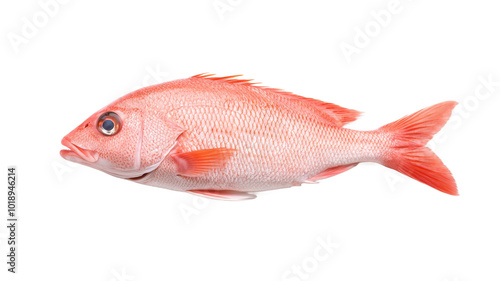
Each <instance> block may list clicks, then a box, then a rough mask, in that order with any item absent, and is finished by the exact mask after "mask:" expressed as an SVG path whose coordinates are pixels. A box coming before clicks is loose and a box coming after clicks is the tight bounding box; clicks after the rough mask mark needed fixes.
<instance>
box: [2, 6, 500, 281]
mask: <svg viewBox="0 0 500 281" xmlns="http://www.w3.org/2000/svg"><path fill="white" fill-rule="evenodd" d="M46 2H48V0H41V1H40V2H38V1H33V0H30V1H2V3H1V4H0V23H1V24H0V29H1V30H0V33H1V34H2V37H1V38H2V39H1V40H0V77H1V82H0V94H1V98H2V101H1V110H0V114H1V118H0V120H1V122H2V123H1V124H2V125H1V140H0V141H1V157H0V159H1V164H0V167H2V169H5V168H6V167H7V165H16V166H17V168H18V171H19V177H18V178H19V179H18V184H19V186H18V193H19V196H18V200H19V202H18V204H19V205H18V216H19V229H18V231H19V232H18V239H19V240H18V243H19V246H18V253H17V254H18V268H17V270H18V272H19V273H18V274H16V275H15V276H14V275H13V274H10V273H7V268H6V264H5V263H4V260H5V259H6V257H5V255H6V254H7V252H6V251H7V247H6V238H7V235H8V234H7V229H6V228H5V227H4V226H3V225H4V223H2V227H1V228H0V240H1V241H0V242H1V243H0V251H1V256H2V258H0V260H2V264H3V265H2V266H0V269H1V271H0V272H1V273H0V279H1V280H103V281H112V280H116V281H131V280H134V281H145V280H384V281H389V280H398V281H399V280H409V281H413V280H415V281H416V280H427V281H433V280H436V281H444V280H448V281H466V280H485V281H488V280H500V271H499V270H498V269H499V265H500V254H499V253H500V239H499V237H500V227H499V224H500V203H499V202H500V182H499V178H498V173H499V172H498V168H499V165H498V162H497V159H498V158H499V157H500V150H499V133H498V121H499V113H498V109H499V105H500V86H499V85H498V82H495V83H497V84H496V85H495V86H494V87H490V91H489V92H488V91H487V89H486V88H485V87H484V83H482V82H481V79H483V80H484V79H486V80H488V79H491V80H492V81H500V67H499V66H500V36H499V32H498V28H499V26H500V17H499V16H498V11H499V8H500V5H498V3H497V2H496V1H430V0H427V1H425V0H421V1H409V0H401V1H396V2H394V3H393V4H390V3H391V1H388V0H377V1H335V2H334V1H284V0H283V1H244V0H243V1H235V0H232V1H230V0H220V1H213V0H205V1H175V2H174V1H168V2H167V1H76V0H75V1H69V2H68V3H64V4H57V6H50V7H49V13H50V14H51V15H49V16H47V12H46V11H45V10H46V9H47V8H43V7H42V6H44V5H43V3H46ZM40 3H42V5H41V4H40ZM56 3H57V2H56ZM214 4H215V5H216V6H218V7H219V9H222V10H217V9H216V8H215V6H214ZM388 6H391V7H392V8H388ZM394 7H396V10H394V9H393V8H394ZM224 8H226V10H223V9H224ZM44 9H45V10H44ZM381 11H383V12H381ZM387 11H391V13H392V14H391V18H390V19H388V18H387V17H386V18H385V21H384V22H382V23H383V25H385V26H381V24H380V23H377V22H376V21H375V16H374V14H375V15H376V14H386V13H387ZM44 14H45V16H44ZM34 18H35V19H34ZM45 19H46V22H44V20H45ZM27 22H29V23H27ZM30 23H31V24H36V25H35V27H36V30H29V28H28V27H27V25H29V24H30ZM366 28H368V29H369V31H368V32H369V34H370V35H366V36H369V37H367V38H368V40H366V39H367V38H364V39H365V41H364V42H361V41H362V40H361V37H363V35H360V34H359V31H357V30H362V31H361V32H363V33H366V31H365V30H366ZM23 30H24V32H25V34H23ZM26 30H28V31H26ZM26 32H28V33H26ZM358 37H359V38H358ZM13 38H14V39H15V40H14V39H13ZM20 38H21V39H20ZM356 39H357V40H358V41H356ZM13 40H14V41H13ZM13 42H14V43H13ZM347 44H348V45H351V46H352V47H353V48H357V49H356V53H354V54H352V55H350V56H346V55H345V54H344V53H343V51H342V48H341V46H347ZM202 72H211V73H216V74H218V75H232V74H244V75H245V78H253V79H255V80H257V81H259V82H262V83H263V85H267V86H272V87H277V88H282V89H285V90H288V91H292V92H294V93H297V94H300V95H304V96H308V97H314V98H318V99H322V100H324V101H328V102H333V103H336V104H339V105H342V106H345V107H348V108H353V109H357V110H360V111H363V112H365V113H364V115H363V116H362V117H361V118H360V119H359V120H358V121H357V122H354V123H353V124H351V125H349V127H350V128H355V129H359V130H371V129H375V128H378V127H379V126H381V125H384V124H386V123H388V122H391V121H394V120H396V119H398V118H400V117H402V116H403V115H406V114H409V113H412V112H414V111H416V110H419V109H421V108H423V107H426V106H430V105H433V104H435V103H438V102H441V101H445V100H456V101H458V102H460V105H459V107H458V108H457V110H455V113H454V115H453V117H452V118H453V122H452V121H450V123H449V124H448V125H447V126H446V127H445V128H444V129H443V133H442V134H441V135H440V137H439V138H438V139H436V138H435V139H434V141H433V142H432V144H431V145H433V149H434V150H435V151H436V153H437V154H438V155H439V156H440V157H441V158H442V160H443V161H444V162H445V163H446V164H447V166H448V167H449V169H450V170H451V171H452V172H453V174H454V176H455V178H456V180H457V183H458V187H459V192H460V194H461V196H459V197H453V196H449V195H446V194H442V193H440V192H437V191H435V190H433V189H432V188H430V187H428V186H425V185H424V184H421V183H419V182H416V181H414V180H412V179H409V178H407V177H405V176H402V175H399V174H398V173H396V172H393V171H391V170H389V169H387V168H385V167H382V166H379V165H376V164H363V165H359V166H358V167H357V168H355V169H353V170H351V171H349V172H346V173H344V174H341V175H339V176H336V177H333V178H330V179H326V180H323V181H322V182H321V183H320V184H317V185H305V186H302V187H294V188H290V189H285V190H278V191H270V192H264V193H260V194H258V198H257V199H256V200H251V201H245V202H220V201H207V200H200V199H197V198H196V197H194V196H191V195H189V194H183V193H178V192H173V191H169V190H165V189H160V188H154V187H149V186H143V185H138V184H135V183H131V182H127V181H124V180H120V179H117V178H113V177H111V176H108V175H106V174H104V173H102V172H100V171H97V170H93V169H90V168H87V167H83V166H77V165H70V163H68V162H66V161H64V160H63V159H62V158H60V156H59V150H60V149H62V148H63V147H62V145H61V144H60V140H61V138H62V137H63V136H64V135H65V134H67V133H68V132H69V131H70V130H72V129H73V128H74V127H76V126H77V125H79V124H80V123H81V122H82V121H83V120H84V119H85V118H87V117H88V116H89V115H91V114H92V113H93V112H95V111H96V110H98V109H99V108H101V107H102V106H104V105H106V104H108V103H109V102H111V101H113V100H114V99H116V98H118V97H120V96H122V95H124V94H126V93H128V92H130V91H132V90H134V89H137V88H140V87H142V86H143V85H148V84H154V83H158V82H163V81H169V80H173V79H178V78H185V77H189V76H191V75H194V74H198V73H202ZM477 89H478V91H479V92H477V93H475V91H476V90H477ZM458 111H460V112H458ZM1 178H6V171H5V170H4V172H2V175H1ZM2 182H3V184H2V187H3V188H2V189H3V191H1V192H0V194H1V196H0V197H1V198H0V199H1V202H0V210H1V212H0V213H1V214H2V215H1V216H2V217H5V218H6V208H7V207H6V196H5V195H6V185H5V180H2ZM2 220H5V219H4V218H2ZM327 240H330V241H331V242H332V243H334V244H335V247H333V250H332V251H331V252H326V251H325V250H324V249H322V248H318V247H320V245H321V243H320V242H318V241H327ZM318 249H319V250H318ZM317 251H320V252H319V253H320V254H321V258H320V260H318V256H317V255H315V252H316V253H318V252H317ZM294 267H295V269H294ZM292 270H295V272H297V270H300V271H301V272H303V273H302V274H296V273H295V274H294V273H293V272H291V271H292ZM305 274H307V276H306V275H305Z"/></svg>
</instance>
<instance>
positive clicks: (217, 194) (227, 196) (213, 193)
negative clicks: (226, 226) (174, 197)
mask: <svg viewBox="0 0 500 281" xmlns="http://www.w3.org/2000/svg"><path fill="white" fill-rule="evenodd" d="M187 192H189V193H192V194H195V195H199V196H203V197H207V198H210V199H217V200H227V201H238V200H248V199H254V198H256V197H257V196H256V195H255V194H250V193H248V192H243V191H234V190H216V189H194V190H188V191H187Z"/></svg>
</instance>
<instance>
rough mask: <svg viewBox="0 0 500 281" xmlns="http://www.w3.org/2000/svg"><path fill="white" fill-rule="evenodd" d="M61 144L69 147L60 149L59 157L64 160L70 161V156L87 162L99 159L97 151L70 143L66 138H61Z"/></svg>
mask: <svg viewBox="0 0 500 281" xmlns="http://www.w3.org/2000/svg"><path fill="white" fill-rule="evenodd" d="M61 144H62V145H64V146H66V147H67V148H69V149H62V150H61V151H60V154H61V157H62V158H64V159H66V160H69V161H72V159H71V158H73V157H77V158H79V159H83V160H85V161H87V162H90V163H94V162H97V160H98V159H99V153H97V152H95V151H92V150H89V149H85V148H81V147H79V146H77V145H76V144H74V143H72V142H71V141H69V140H68V139H67V138H63V139H62V141H61Z"/></svg>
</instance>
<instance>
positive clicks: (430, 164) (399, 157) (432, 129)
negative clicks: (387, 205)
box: [379, 101, 458, 195]
mask: <svg viewBox="0 0 500 281" xmlns="http://www.w3.org/2000/svg"><path fill="white" fill-rule="evenodd" d="M456 105H457V102H455V101H446V102H442V103H438V104H436V105H433V106H430V107H427V108H424V109H422V110H420V111H417V112H415V113H413V114H411V115H408V116H405V117H403V118H401V119H399V120H397V121H395V122H392V123H389V124H387V125H385V126H383V127H381V128H380V129H379V131H381V132H389V133H391V136H392V141H391V145H390V148H389V150H388V151H387V153H385V155H384V157H383V159H381V160H382V161H381V163H382V164H383V165H385V166H386V167H389V168H391V169H394V170H396V171H398V172H400V173H403V174H405V175H407V176H409V177H411V178H413V179H416V180H418V181H420V182H422V183H425V184H427V185H429V186H431V187H433V188H435V189H437V190H439V191H442V192H444V193H447V194H450V195H458V190H457V185H456V183H455V179H454V178H453V176H452V174H451V172H450V170H448V168H446V166H445V165H444V164H443V162H442V161H441V159H439V157H438V156H437V155H436V154H434V152H432V150H430V149H429V148H428V147H425V145H426V144H427V142H428V141H429V140H430V139H431V138H432V136H433V135H434V134H435V133H437V132H438V131H439V130H441V128H442V127H443V126H444V125H445V124H446V122H447V121H448V119H449V118H450V115H451V111H452V110H453V108H454V107H455V106H456Z"/></svg>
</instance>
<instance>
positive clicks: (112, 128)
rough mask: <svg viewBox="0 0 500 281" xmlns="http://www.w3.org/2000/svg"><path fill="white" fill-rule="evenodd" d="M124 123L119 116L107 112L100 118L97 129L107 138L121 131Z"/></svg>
mask: <svg viewBox="0 0 500 281" xmlns="http://www.w3.org/2000/svg"><path fill="white" fill-rule="evenodd" d="M121 125H122V121H121V120H120V117H119V116H118V114H116V113H114V112H111V111H109V112H106V113H103V114H102V115H101V117H99V120H98V121H97V129H98V130H99V132H101V133H102V134H104V135H106V136H112V135H114V134H116V133H118V132H119V131H120V128H121Z"/></svg>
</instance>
